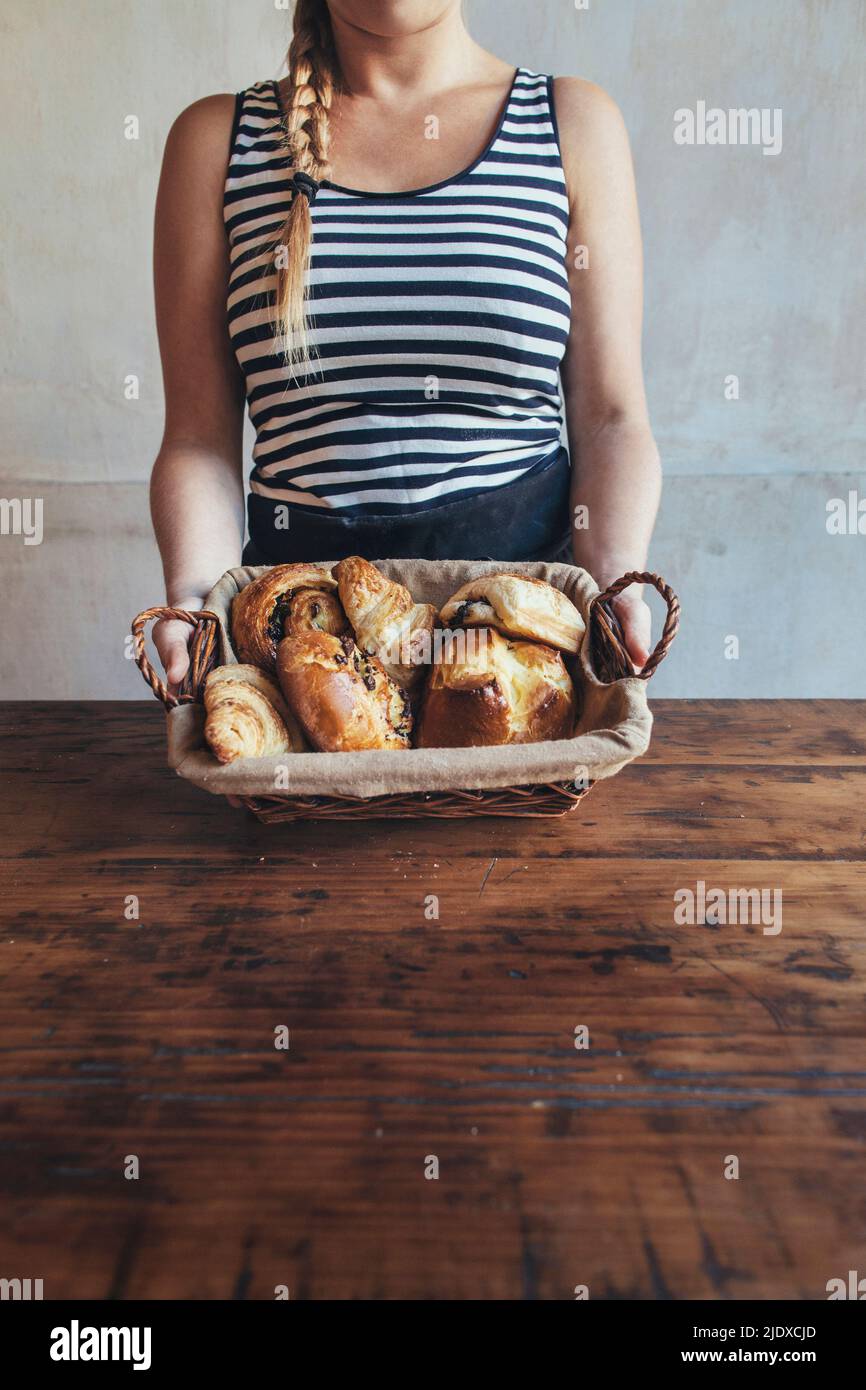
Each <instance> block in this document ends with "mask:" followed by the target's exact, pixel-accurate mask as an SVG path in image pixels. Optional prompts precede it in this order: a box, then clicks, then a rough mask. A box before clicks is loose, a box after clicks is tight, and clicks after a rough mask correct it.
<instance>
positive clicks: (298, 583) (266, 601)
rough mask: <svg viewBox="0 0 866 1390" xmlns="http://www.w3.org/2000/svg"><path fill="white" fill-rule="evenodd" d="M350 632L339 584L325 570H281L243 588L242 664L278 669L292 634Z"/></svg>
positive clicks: (237, 629) (237, 622) (238, 601)
mask: <svg viewBox="0 0 866 1390" xmlns="http://www.w3.org/2000/svg"><path fill="white" fill-rule="evenodd" d="M310 629H319V630H321V631H323V632H333V633H338V634H339V633H341V632H346V631H347V630H348V628H347V623H346V615H345V613H344V612H343V607H342V604H341V603H340V600H339V598H338V596H337V581H336V580H335V579H334V578H333V577H332V575H331V574H330V573H329V571H328V570H326V569H323V568H322V567H321V566H320V565H275V566H274V568H273V569H270V570H268V572H267V574H262V575H260V576H259V578H258V579H254V580H253V582H252V584H247V586H246V588H244V589H241V591H240V593H239V594H237V595H236V596H235V598H234V601H233V603H232V642H233V643H234V648H235V651H236V652H237V655H238V660H239V661H243V662H250V663H251V664H252V665H254V666H260V667H261V668H262V669H263V670H265V671H275V670H276V669H277V646H278V644H279V643H280V642H281V641H282V639H283V637H284V635H285V634H286V633H289V632H291V633H295V634H297V633H298V632H304V631H309V630H310Z"/></svg>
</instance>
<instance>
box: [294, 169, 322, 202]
mask: <svg viewBox="0 0 866 1390" xmlns="http://www.w3.org/2000/svg"><path fill="white" fill-rule="evenodd" d="M320 186H321V185H320V184H318V183H317V182H316V180H315V179H314V178H313V176H312V175H311V174H305V173H304V171H303V169H297V170H296V171H295V173H294V174H292V188H293V189H294V190H295V192H296V193H303V195H304V197H305V198H306V200H307V202H308V203H314V202H315V201H316V194H317V193H318V191H319V188H320Z"/></svg>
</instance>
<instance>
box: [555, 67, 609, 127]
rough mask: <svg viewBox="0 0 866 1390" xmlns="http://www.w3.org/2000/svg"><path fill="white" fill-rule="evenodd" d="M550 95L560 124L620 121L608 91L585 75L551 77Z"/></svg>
mask: <svg viewBox="0 0 866 1390" xmlns="http://www.w3.org/2000/svg"><path fill="white" fill-rule="evenodd" d="M553 96H554V101H555V102H556V114H557V119H558V121H559V125H560V127H562V126H563V124H567V125H574V124H580V123H582V124H584V125H587V126H588V127H590V128H592V127H599V126H603V125H605V124H610V123H616V122H618V121H622V112H621V111H620V109H619V107H618V106H617V104H616V102H615V101H614V99H613V97H612V96H611V95H610V93H609V92H606V91H605V90H604V88H603V87H599V86H598V84H597V83H596V82H589V81H587V79H586V78H585V77H554V79H553Z"/></svg>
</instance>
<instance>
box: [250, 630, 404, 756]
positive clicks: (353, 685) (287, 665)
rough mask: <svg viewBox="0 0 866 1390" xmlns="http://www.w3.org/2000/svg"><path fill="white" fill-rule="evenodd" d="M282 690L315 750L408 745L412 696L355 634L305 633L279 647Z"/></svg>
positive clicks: (290, 638)
mask: <svg viewBox="0 0 866 1390" xmlns="http://www.w3.org/2000/svg"><path fill="white" fill-rule="evenodd" d="M277 676H278V679H279V682H280V688H281V690H282V692H283V694H284V696H285V698H286V700H287V702H288V704H289V705H290V706H291V708H292V710H293V711H294V713H295V715H296V716H297V718H298V720H299V722H300V724H301V726H302V727H303V730H304V732H305V734H306V736H307V738H308V739H309V741H310V743H311V744H312V745H313V747H314V748H318V749H320V750H321V751H323V752H326V753H342V752H355V751H357V750H358V749H362V748H392V749H398V748H408V747H409V746H410V738H411V733H412V711H411V706H410V704H409V698H408V696H407V695H406V692H405V691H404V690H401V688H400V686H399V685H397V683H396V681H393V680H392V679H391V677H390V676H389V675H388V674H387V672H386V671H385V670H384V668H383V667H382V666H381V665H380V663H379V662H378V661H377V660H376V658H375V657H373V656H370V655H369V654H368V653H367V652H365V651H363V650H362V649H361V648H360V647H359V646H358V645H357V644H356V643H355V642H354V641H353V640H352V638H351V637H349V636H347V635H344V636H343V637H334V636H333V635H332V634H331V633H328V632H306V633H303V634H301V635H300V636H298V637H286V638H284V639H283V641H282V642H281V643H280V645H279V647H278V649H277Z"/></svg>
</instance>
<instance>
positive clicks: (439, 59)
mask: <svg viewBox="0 0 866 1390" xmlns="http://www.w3.org/2000/svg"><path fill="white" fill-rule="evenodd" d="M332 24H333V30H334V41H335V44H336V48H337V55H338V58H339V63H340V71H341V74H342V77H343V82H344V83H345V89H346V91H347V93H349V94H351V95H352V96H353V97H361V98H364V97H367V98H372V99H374V100H377V101H382V102H386V103H390V102H394V101H399V100H400V99H401V97H402V96H403V94H404V93H407V92H411V93H412V96H413V98H414V99H416V100H417V99H418V98H419V97H423V96H424V95H426V94H431V95H433V94H435V93H437V92H441V91H443V90H445V89H448V88H453V87H458V86H461V85H462V84H463V83H468V82H472V81H473V80H475V81H477V80H478V79H479V78H480V77H483V76H484V74H485V72H486V71H488V70H489V68H490V65H491V61H493V62H495V61H496V60H495V59H491V55H490V54H489V53H486V52H485V50H484V49H483V48H482V47H481V46H480V45H479V44H477V43H476V42H475V40H474V39H473V38H471V37H470V35H469V34H468V33H467V31H466V27H465V25H464V23H463V17H462V15H461V12H460V8H459V7H458V6H455V7H453V8H449V9H448V10H446V11H445V12H444V13H443V14H442V15H441V16H440V17H439V18H438V19H437V20H435V21H434V23H432V24H430V25H427V26H426V27H425V28H423V29H420V30H418V31H416V32H412V33H404V34H398V35H393V36H392V35H387V36H383V35H380V34H374V33H371V32H370V31H369V30H367V29H362V28H360V27H358V26H357V25H355V24H352V23H351V22H349V21H348V20H345V19H343V18H341V17H340V16H339V15H336V14H333V12H332Z"/></svg>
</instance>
